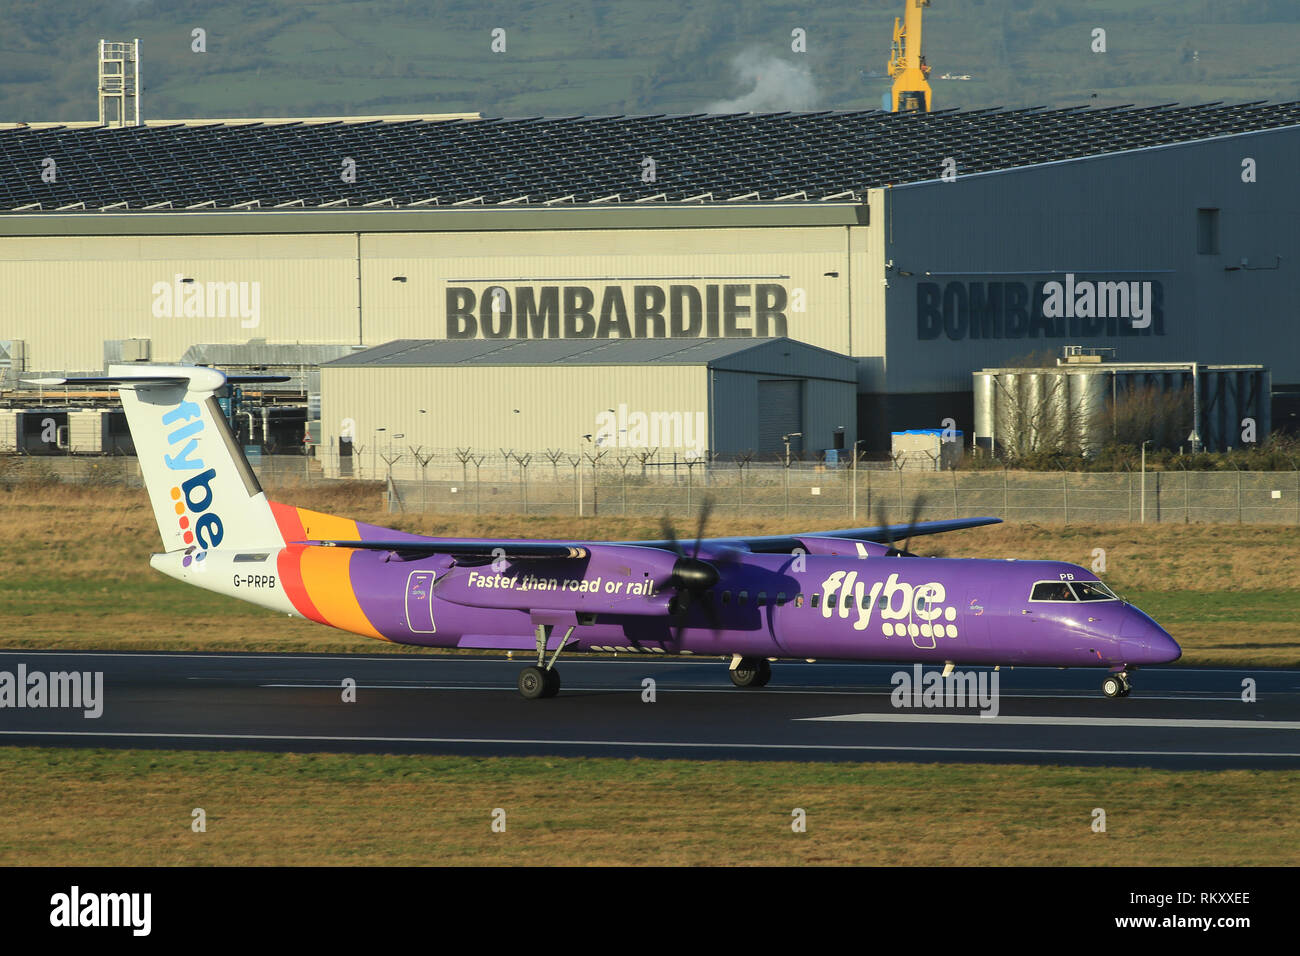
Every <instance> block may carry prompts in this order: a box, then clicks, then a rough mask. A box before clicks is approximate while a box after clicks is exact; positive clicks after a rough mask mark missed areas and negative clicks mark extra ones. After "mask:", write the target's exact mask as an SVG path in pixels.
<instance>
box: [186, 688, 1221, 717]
mask: <svg viewBox="0 0 1300 956" xmlns="http://www.w3.org/2000/svg"><path fill="white" fill-rule="evenodd" d="M186 679H187V680H211V681H218V680H223V678H219V677H189V678H186ZM257 686H258V687H270V688H277V689H284V690H338V689H339V686H340V685H339V683H338V682H337V681H335V682H333V683H327V684H301V683H299V684H258V685H257ZM514 689H515V688H514V686H513V685H507V684H417V683H410V684H358V685H357V690H500V691H507V690H514ZM658 689H659V690H661V691H664V692H668V693H673V694H732V695H734V696H740V691H738V690H737V689H736V688H734V687H732V688H726V687H673V686H671V685H665V684H664V683H663V682H662V681H661V682H660V683H659V688H658ZM570 690H575V691H577V690H580V691H595V692H606V691H628V692H636V693H638V694H640V693H641V691H642V688H641V687H640V686H639V685H637V686H632V685H627V686H623V687H587V686H574V687H572V688H570ZM769 694H787V695H788V694H804V695H809V696H813V695H817V696H828V697H889V696H891V692H890V691H887V690H880V691H873V690H812V689H806V688H800V687H766V688H764V689H763V695H764V696H766V695H769ZM1001 696H1002V699H1003V700H1058V699H1063V698H1069V699H1073V700H1092V699H1093V698H1095V697H1097V698H1099V697H1100V695H1099V694H1095V693H1086V694H1065V693H1062V694H1003V695H1001ZM1141 699H1142V700H1176V701H1186V700H1212V701H1237V700H1239V699H1240V698H1239V697H1238V696H1237V695H1236V694H1229V695H1226V696H1223V697H1154V696H1151V695H1149V694H1142V695H1141ZM803 719H806V720H834V719H837V718H833V717H808V718H803Z"/></svg>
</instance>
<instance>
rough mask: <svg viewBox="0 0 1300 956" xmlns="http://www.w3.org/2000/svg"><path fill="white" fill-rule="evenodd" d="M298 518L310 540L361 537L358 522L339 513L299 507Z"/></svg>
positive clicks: (338, 539) (348, 539)
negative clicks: (328, 513) (333, 513)
mask: <svg viewBox="0 0 1300 956" xmlns="http://www.w3.org/2000/svg"><path fill="white" fill-rule="evenodd" d="M298 520H299V521H300V522H301V523H302V531H303V535H304V536H305V539H306V540H308V541H356V540H357V539H358V538H360V537H361V535H360V533H359V532H358V531H357V523H356V522H355V521H353V520H352V519H351V518H340V517H339V516H338V515H327V514H321V513H320V512H319V511H308V510H307V509H306V508H299V509H298ZM296 540H299V541H301V540H304V539H303V538H298V539H296Z"/></svg>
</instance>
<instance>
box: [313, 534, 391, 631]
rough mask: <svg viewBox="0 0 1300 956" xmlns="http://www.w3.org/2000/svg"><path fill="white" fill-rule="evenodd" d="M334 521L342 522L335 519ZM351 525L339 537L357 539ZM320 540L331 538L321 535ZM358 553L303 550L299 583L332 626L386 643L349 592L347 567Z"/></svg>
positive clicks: (318, 549) (349, 583) (346, 549)
mask: <svg viewBox="0 0 1300 956" xmlns="http://www.w3.org/2000/svg"><path fill="white" fill-rule="evenodd" d="M312 517H314V515H312V514H311V513H310V512H309V513H308V514H307V515H304V517H303V524H304V525H306V523H307V521H308V520H309V519H310V518H312ZM319 517H322V518H328V517H329V515H320V516H319ZM334 520H335V521H342V520H344V519H341V518H336V519H334ZM348 524H350V525H351V526H352V531H351V532H350V533H349V534H346V535H340V537H345V538H350V539H354V538H355V537H356V522H355V521H350V522H348ZM311 537H312V538H313V539H315V538H316V537H317V533H316V530H315V527H314V526H313V528H312V531H311ZM320 537H321V538H325V537H332V535H331V536H327V535H324V534H322V535H320ZM357 553H358V552H356V551H353V550H352V549H351V548H304V549H303V552H302V583H303V586H304V587H305V588H306V589H307V595H308V597H310V598H311V600H312V603H313V604H315V605H316V609H317V610H318V611H320V613H321V617H323V618H325V620H326V622H327V623H329V624H331V625H332V626H334V627H339V628H342V629H343V630H345V631H352V632H353V633H354V634H364V635H366V636H367V637H377V638H379V639H380V640H385V641H386V640H388V638H386V637H384V635H382V634H380V633H379V631H377V630H376V629H375V626H374V625H373V624H371V623H370V619H369V618H367V617H366V613H365V611H363V610H361V605H360V604H359V603H358V602H357V595H356V592H355V591H354V590H353V589H352V575H351V574H350V572H349V567H350V565H351V563H352V558H353V557H354V556H355V555H356V554H357Z"/></svg>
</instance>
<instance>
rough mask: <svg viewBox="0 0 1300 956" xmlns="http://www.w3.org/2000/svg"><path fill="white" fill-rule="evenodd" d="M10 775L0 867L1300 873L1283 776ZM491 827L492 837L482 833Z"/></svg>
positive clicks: (47, 759) (397, 771)
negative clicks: (1226, 869) (988, 867)
mask: <svg viewBox="0 0 1300 956" xmlns="http://www.w3.org/2000/svg"><path fill="white" fill-rule="evenodd" d="M4 755H5V763H6V770H5V787H4V789H3V791H0V865H4V866H27V865H47V866H69V865H78V866H99V865H109V866H116V865H128V864H130V865H146V866H148V865H162V866H169V865H226V866H239V865H272V864H277V865H325V866H328V865H421V864H441V865H475V864H478V865H498V864H512V865H522V864H527V865H531V864H569V865H575V864H576V865H595V864H609V865H655V864H659V865H682V864H687V865H737V864H739V865H784V864H808V863H811V864H829V865H842V864H843V865H848V864H854V865H864V864H865V865H943V864H961V865H981V864H1000V865H1005V864H1008V863H1013V864H1017V865H1110V864H1114V863H1115V862H1116V860H1117V859H1118V860H1122V861H1123V862H1124V863H1125V864H1126V865H1135V866H1147V865H1155V866H1161V865H1174V864H1177V865H1187V866H1203V865H1219V866H1221V865H1258V864H1271V865H1290V866H1294V865H1297V864H1300V822H1297V818H1296V815H1295V814H1294V813H1292V812H1290V811H1289V810H1288V809H1287V808H1288V807H1293V806H1294V796H1295V792H1296V787H1297V786H1298V785H1300V772H1297V771H1206V772H1201V773H1197V774H1185V773H1179V772H1176V771H1160V770H1145V769H1126V768H1114V767H1110V768H1078V767H1019V766H993V765H982V764H956V765H941V766H940V765H926V764H909V763H873V764H838V763H837V764H803V763H790V762H781V763H761V762H760V763H749V762H735V761H699V762H691V761H680V760H665V761H658V760H623V759H607V758H600V759H582V758H543V757H529V758H524V757H520V758H509V757H499V758H469V757H447V756H426V755H413V756H393V755H353V754H271V753H257V752H233V753H225V752H198V753H191V752H179V751H168V750H102V749H63V748H44V747H31V748H28V747H12V748H6V749H5V751H4ZM1097 807H1100V808H1102V809H1103V810H1105V814H1106V832H1104V833H1097V832H1093V830H1092V821H1093V811H1094V808H1097ZM195 808H202V809H203V810H204V811H205V813H206V824H207V831H206V832H204V833H195V832H193V831H192V829H191V825H192V820H193V817H192V811H193V810H194V809H195ZM498 808H499V809H501V810H504V811H505V823H506V829H505V832H504V833H497V832H493V831H492V828H491V823H492V816H493V811H494V810H496V809H498ZM796 808H797V809H802V810H804V811H805V813H806V815H807V832H805V833H795V832H793V830H792V827H791V823H792V820H793V819H794V818H793V817H792V812H793V811H794V810H795V809H796Z"/></svg>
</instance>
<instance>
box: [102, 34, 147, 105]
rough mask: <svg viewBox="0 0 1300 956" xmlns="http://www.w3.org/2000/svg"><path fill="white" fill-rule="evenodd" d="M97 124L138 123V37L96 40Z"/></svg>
mask: <svg viewBox="0 0 1300 956" xmlns="http://www.w3.org/2000/svg"><path fill="white" fill-rule="evenodd" d="M99 125H100V126H139V125H140V41H139V39H135V40H132V41H131V42H130V43H127V42H125V41H121V42H118V41H116V40H100V41H99Z"/></svg>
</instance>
